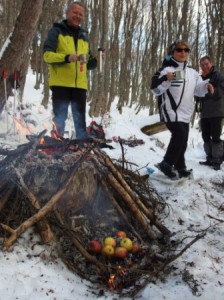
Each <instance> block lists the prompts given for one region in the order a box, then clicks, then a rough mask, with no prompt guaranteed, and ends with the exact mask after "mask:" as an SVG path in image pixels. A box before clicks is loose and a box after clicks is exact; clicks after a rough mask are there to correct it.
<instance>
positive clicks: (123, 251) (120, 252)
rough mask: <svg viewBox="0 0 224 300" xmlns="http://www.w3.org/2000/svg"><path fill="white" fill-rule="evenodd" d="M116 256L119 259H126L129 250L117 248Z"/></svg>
mask: <svg viewBox="0 0 224 300" xmlns="http://www.w3.org/2000/svg"><path fill="white" fill-rule="evenodd" d="M114 254H115V256H116V257H118V258H122V259H124V258H125V257H126V256H127V255H128V250H127V249H125V248H124V247H117V248H115V251H114Z"/></svg>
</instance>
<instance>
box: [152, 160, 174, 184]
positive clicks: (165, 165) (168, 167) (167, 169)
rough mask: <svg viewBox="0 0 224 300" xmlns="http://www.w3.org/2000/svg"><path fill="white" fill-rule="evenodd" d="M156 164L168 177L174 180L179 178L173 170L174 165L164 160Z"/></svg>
mask: <svg viewBox="0 0 224 300" xmlns="http://www.w3.org/2000/svg"><path fill="white" fill-rule="evenodd" d="M156 166H157V168H158V169H159V170H160V171H161V172H163V174H165V175H166V176H167V177H169V178H171V179H173V180H175V179H177V178H178V177H177V174H176V173H175V172H174V170H173V167H172V166H171V165H170V164H169V163H167V162H165V161H164V160H163V161H162V162H161V163H159V164H157V165H156Z"/></svg>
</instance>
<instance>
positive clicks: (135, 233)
mask: <svg viewBox="0 0 224 300" xmlns="http://www.w3.org/2000/svg"><path fill="white" fill-rule="evenodd" d="M100 180H101V183H102V185H103V187H104V188H105V190H106V191H107V194H108V196H109V197H110V200H111V202H112V203H113V205H114V207H115V208H116V209H117V211H118V213H120V215H121V216H122V218H123V220H124V221H125V222H126V224H127V225H128V226H129V227H130V229H131V231H132V232H133V234H134V235H135V236H136V237H137V238H138V240H139V241H141V242H143V241H142V238H141V236H140V235H139V234H138V232H137V231H136V230H135V228H134V227H133V226H132V225H131V224H130V222H129V220H128V217H127V215H126V214H125V213H124V211H123V209H122V208H121V206H120V205H119V204H118V202H117V201H116V199H115V198H114V197H113V195H112V194H111V192H110V190H109V189H108V187H107V184H106V182H105V180H104V179H103V178H100Z"/></svg>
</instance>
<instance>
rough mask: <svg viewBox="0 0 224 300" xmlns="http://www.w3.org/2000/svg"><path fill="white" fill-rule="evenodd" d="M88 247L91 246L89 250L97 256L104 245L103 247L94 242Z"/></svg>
mask: <svg viewBox="0 0 224 300" xmlns="http://www.w3.org/2000/svg"><path fill="white" fill-rule="evenodd" d="M88 246H89V250H90V251H91V252H92V253H95V254H99V253H101V250H102V245H101V243H100V242H99V241H97V240H92V241H90V242H89V244H88Z"/></svg>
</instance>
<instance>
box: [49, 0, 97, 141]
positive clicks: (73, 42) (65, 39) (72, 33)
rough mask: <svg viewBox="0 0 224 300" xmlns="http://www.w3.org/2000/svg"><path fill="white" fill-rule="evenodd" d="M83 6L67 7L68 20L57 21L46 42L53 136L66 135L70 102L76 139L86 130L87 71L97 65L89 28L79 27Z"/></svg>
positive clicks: (84, 134) (75, 3)
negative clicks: (88, 31)
mask: <svg viewBox="0 0 224 300" xmlns="http://www.w3.org/2000/svg"><path fill="white" fill-rule="evenodd" d="M83 17H84V6H83V4H82V3H80V2H78V1H76V2H73V3H72V4H70V5H69V7H68V8H67V10H66V20H63V21H62V22H61V23H55V24H54V25H53V27H52V28H51V29H50V30H49V32H48V36H47V39H46V41H45V43H44V60H45V62H47V63H48V64H49V71H50V76H49V86H50V88H51V90H52V103H53V113H54V118H53V130H52V136H56V137H63V135H64V130H65V122H66V119H67V116H68V107H69V105H70V104H71V110H72V116H73V121H74V127H75V131H76V138H86V137H88V135H87V132H86V115H85V114H86V93H87V89H88V79H87V70H91V69H94V68H96V66H97V60H96V58H95V57H93V56H92V54H91V51H90V46H89V40H88V37H87V31H86V30H84V29H83V28H82V27H80V24H81V22H82V20H83Z"/></svg>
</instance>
